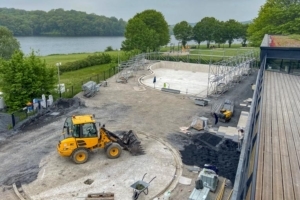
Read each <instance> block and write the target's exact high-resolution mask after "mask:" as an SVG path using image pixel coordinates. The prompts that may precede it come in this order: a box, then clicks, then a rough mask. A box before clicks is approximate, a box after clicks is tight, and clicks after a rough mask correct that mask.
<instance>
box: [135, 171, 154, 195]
mask: <svg viewBox="0 0 300 200" xmlns="http://www.w3.org/2000/svg"><path fill="white" fill-rule="evenodd" d="M146 174H147V173H145V174H144V176H143V178H142V180H140V181H137V182H135V183H134V184H132V185H131V186H130V187H132V189H133V196H132V199H133V200H137V199H138V198H139V196H140V194H141V193H144V194H145V195H147V194H148V187H149V185H150V183H151V181H153V180H154V179H155V178H156V176H155V177H154V178H152V179H151V181H149V183H146V182H145V181H144V178H145V176H146Z"/></svg>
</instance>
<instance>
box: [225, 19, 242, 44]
mask: <svg viewBox="0 0 300 200" xmlns="http://www.w3.org/2000/svg"><path fill="white" fill-rule="evenodd" d="M225 26H226V40H227V41H228V44H229V47H231V44H232V42H233V40H234V39H238V38H240V37H241V36H242V34H241V32H242V24H241V23H240V22H237V21H235V20H234V19H230V20H228V21H226V22H225Z"/></svg>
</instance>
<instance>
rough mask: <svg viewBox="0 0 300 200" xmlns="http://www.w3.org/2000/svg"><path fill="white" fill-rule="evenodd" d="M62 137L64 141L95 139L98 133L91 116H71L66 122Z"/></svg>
mask: <svg viewBox="0 0 300 200" xmlns="http://www.w3.org/2000/svg"><path fill="white" fill-rule="evenodd" d="M62 135H63V139H65V138H70V137H73V138H94V137H98V131H97V127H96V124H95V122H94V120H93V119H92V117H91V116H70V117H67V118H66V120H65V123H64V127H63V134H62Z"/></svg>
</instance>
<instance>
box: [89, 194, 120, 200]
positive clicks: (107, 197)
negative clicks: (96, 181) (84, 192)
mask: <svg viewBox="0 0 300 200" xmlns="http://www.w3.org/2000/svg"><path fill="white" fill-rule="evenodd" d="M114 199H115V194H114V193H110V192H109V193H91V194H88V196H87V197H86V198H85V200H114Z"/></svg>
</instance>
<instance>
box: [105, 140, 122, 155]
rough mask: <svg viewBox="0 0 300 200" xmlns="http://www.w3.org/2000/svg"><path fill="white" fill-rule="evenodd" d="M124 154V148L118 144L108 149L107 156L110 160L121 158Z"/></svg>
mask: <svg viewBox="0 0 300 200" xmlns="http://www.w3.org/2000/svg"><path fill="white" fill-rule="evenodd" d="M121 153H122V147H121V146H120V145H119V144H117V143H112V144H111V145H109V146H108V148H107V149H106V155H107V157H108V158H111V159H114V158H119V157H120V155H121Z"/></svg>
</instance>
